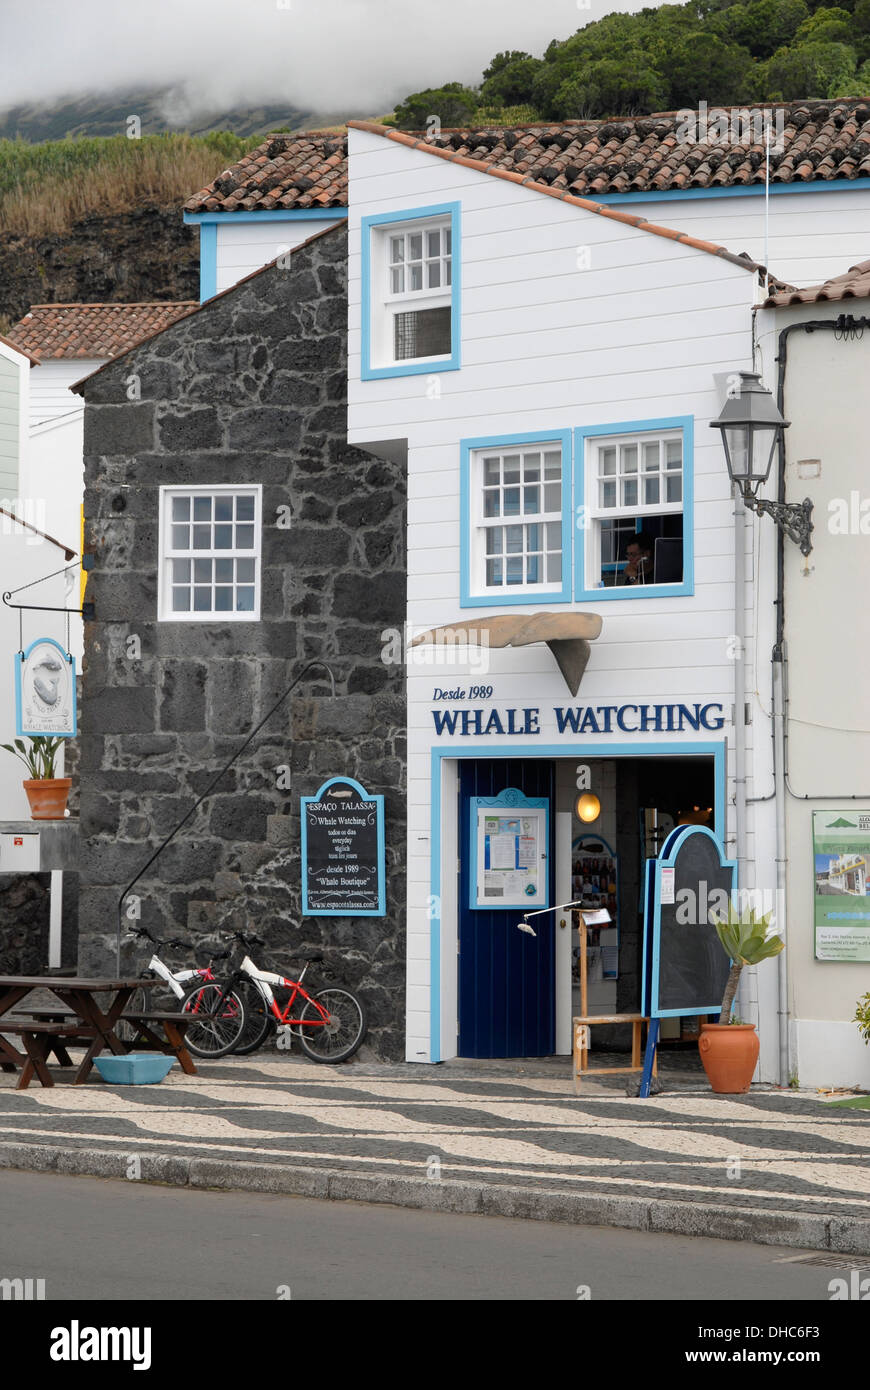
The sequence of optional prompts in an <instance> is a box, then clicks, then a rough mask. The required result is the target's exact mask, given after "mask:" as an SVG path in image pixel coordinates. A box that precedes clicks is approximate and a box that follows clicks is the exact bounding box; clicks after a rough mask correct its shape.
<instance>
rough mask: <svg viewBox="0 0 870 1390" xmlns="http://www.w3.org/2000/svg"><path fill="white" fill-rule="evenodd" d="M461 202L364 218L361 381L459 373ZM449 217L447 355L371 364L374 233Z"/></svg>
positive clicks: (460, 339)
mask: <svg viewBox="0 0 870 1390" xmlns="http://www.w3.org/2000/svg"><path fill="white" fill-rule="evenodd" d="M461 212H462V204H461V203H435V204H433V205H431V206H429V207H423V208H406V209H405V210H404V211H402V212H381V213H377V214H375V215H373V216H370V217H363V219H362V223H361V227H362V298H361V305H360V313H361V321H360V337H361V366H360V376H361V378H362V380H363V381H379V380H382V379H383V378H385V377H392V376H421V375H423V374H428V375H433V376H437V375H438V373H439V372H458V371H459V369H460V367H461V366H462V362H461V360H460V359H461V343H462V308H461V306H462V293H461V284H462V238H461V226H460V220H461ZM445 216H449V217H450V224H451V232H452V238H451V246H452V250H451V261H452V265H451V295H450V337H451V342H450V356H449V357H429V358H427V359H426V360H425V361H421V362H414V361H408V362H400V363H398V364H396V365H395V366H390V367H376V366H373V365H372V308H373V303H374V299H373V295H372V237H373V236H374V234H375V232H376V230H378V229H383V228H385V227H392V226H397V225H398V224H399V223H400V222H418V221H421V220H422V219H423V218H426V217H445Z"/></svg>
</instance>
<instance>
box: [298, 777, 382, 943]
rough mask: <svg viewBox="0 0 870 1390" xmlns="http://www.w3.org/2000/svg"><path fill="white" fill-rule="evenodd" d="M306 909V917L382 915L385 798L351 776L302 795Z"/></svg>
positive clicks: (303, 887) (303, 902)
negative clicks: (313, 793)
mask: <svg viewBox="0 0 870 1390" xmlns="http://www.w3.org/2000/svg"><path fill="white" fill-rule="evenodd" d="M302 911H303V914H304V915H305V916H307V917H330V916H331V917H339V916H340V917H383V916H384V915H385V913H386V888H385V875H384V798H383V797H382V796H370V795H369V793H368V792H367V791H366V790H365V788H364V787H363V786H361V785H360V783H359V782H355V781H354V780H353V778H352V777H334V778H330V780H329V781H328V782H324V784H323V786H322V787H321V788H320V790H319V791H318V792H317V794H316V795H315V796H303V797H302Z"/></svg>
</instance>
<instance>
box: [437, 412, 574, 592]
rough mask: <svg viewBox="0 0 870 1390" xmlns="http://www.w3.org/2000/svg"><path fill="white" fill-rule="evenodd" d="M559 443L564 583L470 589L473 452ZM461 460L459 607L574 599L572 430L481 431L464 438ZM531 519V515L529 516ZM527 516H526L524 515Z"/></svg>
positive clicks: (461, 443)
mask: <svg viewBox="0 0 870 1390" xmlns="http://www.w3.org/2000/svg"><path fill="white" fill-rule="evenodd" d="M550 442H553V443H559V444H560V445H561V448H562V587H561V589H556V590H540V591H539V590H537V589H535V588H534V587H532V588H524V589H523V591H522V593H512V592H511V590H510V589H509V588H508V587H507V586H506V585H505V586H502V587H500V588H498V589H491V590H489V592H486V593H484V592H481V593H472V592H471V545H472V539H473V536H472V516H473V512H474V508H473V506H472V496H471V488H472V483H473V479H472V476H471V471H472V457H471V456H472V453H473V452H474V451H475V450H477V449H503V448H504V447H505V446H508V447H509V446H511V445H514V444H517V445H523V444H538V443H541V444H543V443H550ZM459 443H460V461H459V518H460V520H459V531H460V556H459V606H460V608H484V607H486V608H492V607H493V606H494V605H495V606H496V607H498V608H501V607H503V606H504V605H505V604H515V603H526V604H534V605H536V606H540V605H542V604H543V605H546V604H548V603H568V602H570V599H571V567H572V559H573V557H572V527H571V431H570V430H569V429H568V430H535V431H534V432H532V433H531V434H522V433H520V434H493V435H482V436H481V437H480V438H477V439H461V440H460V441H459ZM529 519H530V518H529ZM523 520H525V518H524V519H523ZM508 524H509V523H508Z"/></svg>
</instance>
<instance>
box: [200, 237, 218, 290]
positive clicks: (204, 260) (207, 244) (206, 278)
mask: <svg viewBox="0 0 870 1390" xmlns="http://www.w3.org/2000/svg"><path fill="white" fill-rule="evenodd" d="M216 294H217V227H216V226H215V225H214V224H213V223H211V222H208V223H203V225H202V226H201V227H200V229H199V302H200V304H204V303H205V301H206V300H207V299H212V298H213V297H214V295H216Z"/></svg>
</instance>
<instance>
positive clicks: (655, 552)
mask: <svg viewBox="0 0 870 1390" xmlns="http://www.w3.org/2000/svg"><path fill="white" fill-rule="evenodd" d="M691 443H692V422H691V420H689V419H687V420H678V421H676V420H662V421H650V422H641V426H638V427H635V428H633V429H624V432H620V431H618V427H617V428H614V429H612V430H611V429H610V428H609V427H597V426H596V427H595V428H594V429H591V430H588V431H582V430H581V431H578V445H577V452H576V458H577V473H578V479H577V481H578V498H577V501H578V505H580V506H582V516H581V515H579V514H578V521H580V522H581V523H582V524H579V526H578V530H579V533H580V534H581V535H582V540H583V546H582V550H583V554H582V559H581V560H580V563H579V565H578V573H577V576H576V579H577V582H576V584H575V596H577V597H580V596H582V595H586V596H592V595H593V594H595V593H596V591H599V590H605V591H608V590H611V589H613V590H615V591H616V592H615V593H613V594H612V595H611V596H612V597H614V598H617V597H621V598H628V597H629V596H630V593H632V592H633V593H634V594H636V595H638V596H640V595H641V594H644V595H646V596H649V597H652V596H653V594H654V593H656V592H658V593H660V594H666V593H690V592H691V591H692V590H691V579H692V576H691V558H692V535H691V520H692V518H691V506H690V504H691V451H692V450H691ZM599 596H601V595H599Z"/></svg>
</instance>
